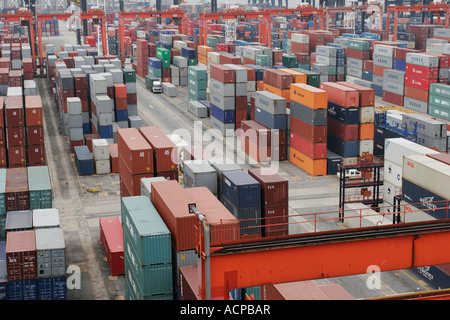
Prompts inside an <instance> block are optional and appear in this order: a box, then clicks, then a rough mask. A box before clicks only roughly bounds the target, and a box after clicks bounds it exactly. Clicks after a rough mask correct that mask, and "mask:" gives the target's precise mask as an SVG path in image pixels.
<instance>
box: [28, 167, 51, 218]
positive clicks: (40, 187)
mask: <svg viewBox="0 0 450 320" xmlns="http://www.w3.org/2000/svg"><path fill="white" fill-rule="evenodd" d="M27 176H28V191H29V198H30V210H35V209H48V208H52V186H51V182H50V172H49V170H48V166H32V167H27Z"/></svg>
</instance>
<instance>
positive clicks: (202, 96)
mask: <svg viewBox="0 0 450 320" xmlns="http://www.w3.org/2000/svg"><path fill="white" fill-rule="evenodd" d="M188 99H189V101H198V100H207V99H206V90H195V89H193V88H188Z"/></svg>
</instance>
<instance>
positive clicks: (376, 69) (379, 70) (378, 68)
mask: <svg viewBox="0 0 450 320" xmlns="http://www.w3.org/2000/svg"><path fill="white" fill-rule="evenodd" d="M386 69H389V68H385V67H381V66H377V65H374V66H373V74H374V75H375V76H379V77H382V76H383V75H384V70H386Z"/></svg>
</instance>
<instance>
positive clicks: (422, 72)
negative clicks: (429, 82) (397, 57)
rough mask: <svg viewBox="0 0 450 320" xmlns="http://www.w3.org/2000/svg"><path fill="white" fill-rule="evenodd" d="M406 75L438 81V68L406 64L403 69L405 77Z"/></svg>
mask: <svg viewBox="0 0 450 320" xmlns="http://www.w3.org/2000/svg"><path fill="white" fill-rule="evenodd" d="M406 75H410V76H415V77H420V78H424V79H438V77H439V68H429V67H424V66H418V65H415V64H410V63H407V64H406V69H405V76H406Z"/></svg>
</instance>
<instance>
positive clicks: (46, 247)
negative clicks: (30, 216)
mask: <svg viewBox="0 0 450 320" xmlns="http://www.w3.org/2000/svg"><path fill="white" fill-rule="evenodd" d="M34 233H35V237H36V239H35V240H36V241H35V243H36V265H37V288H38V289H37V292H38V300H66V299H67V283H66V249H65V248H66V246H65V241H64V233H63V230H62V229H61V228H59V227H52V228H37V229H35V230H34Z"/></svg>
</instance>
